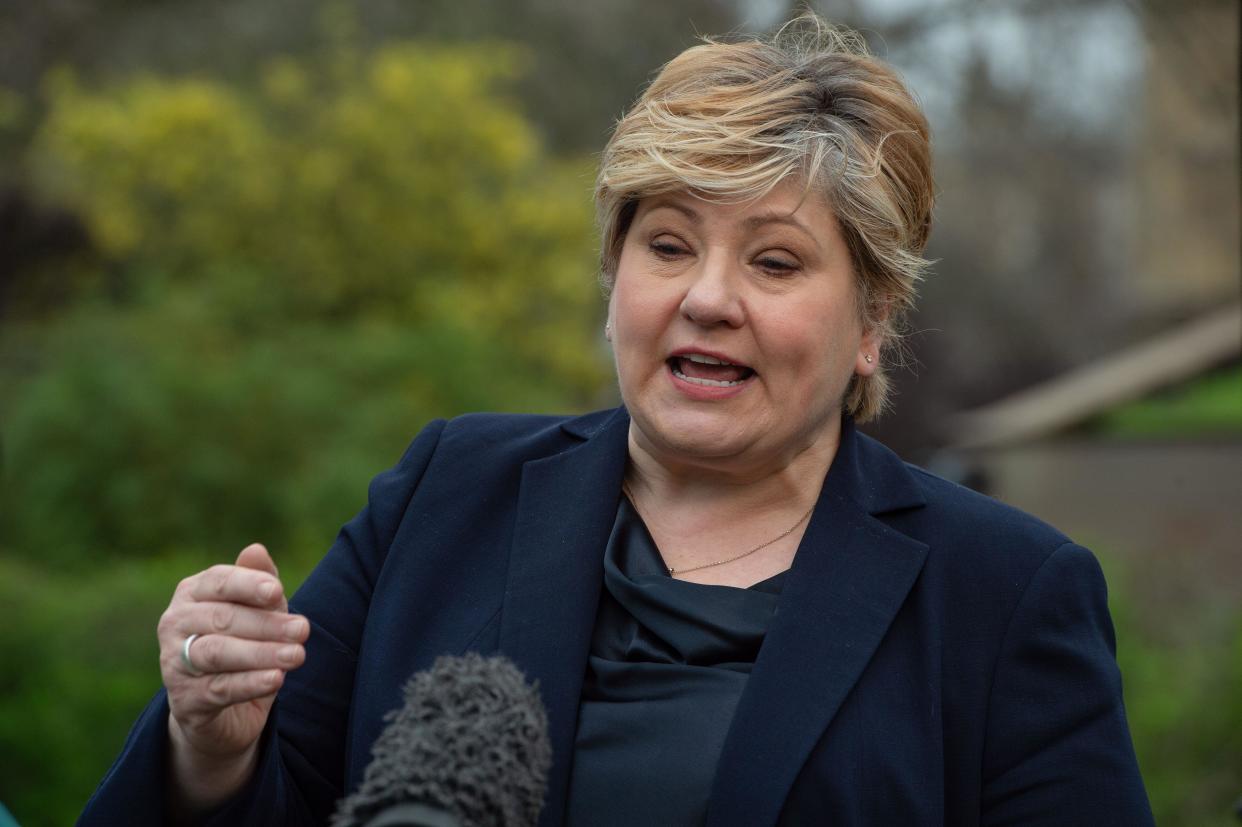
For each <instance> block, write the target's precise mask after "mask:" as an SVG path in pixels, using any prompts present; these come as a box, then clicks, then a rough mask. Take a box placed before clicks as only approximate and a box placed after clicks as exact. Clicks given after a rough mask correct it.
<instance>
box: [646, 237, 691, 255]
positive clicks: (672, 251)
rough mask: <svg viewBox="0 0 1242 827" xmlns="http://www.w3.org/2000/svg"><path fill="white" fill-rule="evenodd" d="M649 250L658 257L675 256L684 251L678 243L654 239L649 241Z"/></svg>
mask: <svg viewBox="0 0 1242 827" xmlns="http://www.w3.org/2000/svg"><path fill="white" fill-rule="evenodd" d="M650 246H651V251H652V252H653V253H655V254H656V255H657V256H659V257H660V258H676V257H677V256H679V255H681V254H682V253H684V252H686V250H685V248H684V247H682V246H681V245H680V244H675V243H674V242H671V241H664V240H656V241H653V242H651V245H650Z"/></svg>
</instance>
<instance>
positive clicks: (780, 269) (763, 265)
mask: <svg viewBox="0 0 1242 827" xmlns="http://www.w3.org/2000/svg"><path fill="white" fill-rule="evenodd" d="M755 264H756V265H757V266H758V267H759V268H760V269H762V270H766V271H767V272H769V273H775V274H777V275H786V274H789V273H792V272H794V271H795V270H797V269H798V265H797V263H796V262H793V261H790V260H788V259H784V258H777V257H775V256H761V257H759V258H758V259H756V260H755Z"/></svg>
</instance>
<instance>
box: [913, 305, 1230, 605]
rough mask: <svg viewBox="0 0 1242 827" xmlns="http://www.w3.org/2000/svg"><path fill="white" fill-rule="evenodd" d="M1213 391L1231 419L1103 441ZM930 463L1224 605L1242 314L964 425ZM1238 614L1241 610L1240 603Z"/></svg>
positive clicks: (1129, 354) (1206, 319) (1073, 376)
mask: <svg viewBox="0 0 1242 827" xmlns="http://www.w3.org/2000/svg"><path fill="white" fill-rule="evenodd" d="M1205 377H1207V378H1208V379H1209V380H1210V381H1213V382H1215V383H1216V385H1217V387H1218V388H1223V389H1224V394H1218V397H1219V398H1221V399H1223V400H1224V406H1225V409H1224V411H1223V416H1222V415H1221V411H1220V408H1219V406H1218V408H1217V415H1216V419H1215V420H1214V421H1213V422H1210V423H1206V424H1200V426H1199V427H1193V426H1192V427H1186V426H1184V425H1181V426H1179V425H1174V424H1172V423H1170V427H1168V428H1167V429H1165V428H1163V427H1162V423H1161V422H1160V421H1159V419H1160V417H1159V411H1160V409H1159V408H1155V409H1149V410H1155V411H1156V414H1157V415H1156V417H1155V418H1154V420H1155V421H1153V422H1152V426H1153V427H1151V428H1150V430H1149V432H1148V433H1140V434H1134V433H1126V431H1125V430H1124V429H1121V430H1120V431H1119V430H1118V429H1117V428H1116V427H1113V428H1107V427H1101V421H1102V420H1104V419H1105V418H1107V417H1108V416H1109V415H1110V414H1111V413H1112V412H1114V411H1117V410H1118V409H1121V408H1124V407H1125V406H1127V405H1133V404H1135V403H1136V402H1137V403H1141V402H1143V401H1144V400H1152V399H1161V398H1163V399H1168V398H1170V396H1175V395H1176V394H1177V393H1178V392H1179V390H1180V389H1184V388H1186V387H1188V386H1191V385H1193V384H1194V383H1197V382H1198V383H1201V382H1202V381H1203V379H1204V378H1205ZM954 433H955V437H956V438H955V442H954V444H953V445H952V447H951V448H949V449H948V450H946V451H945V452H943V453H942V454H940V455H939V457H938V458H937V459H936V460H935V461H934V462H933V463H931V464H932V466H933V469H934V470H937V471H939V472H940V473H942V474H947V475H949V476H951V477H956V478H957V479H959V480H960V481H962V482H963V483H965V484H968V485H971V486H972V487H974V488H977V489H980V490H983V491H985V492H986V493H988V494H990V495H992V496H994V497H997V498H998V499H1001V500H1003V501H1005V502H1008V503H1010V504H1012V505H1015V506H1017V507H1019V508H1021V509H1023V510H1024V511H1029V512H1031V513H1033V514H1035V515H1037V516H1039V517H1041V518H1043V519H1045V520H1047V521H1048V522H1050V523H1052V524H1053V525H1055V526H1057V527H1058V528H1060V529H1062V530H1064V531H1065V532H1066V533H1068V534H1069V535H1070V536H1071V537H1074V538H1075V539H1076V540H1077V541H1079V542H1082V543H1084V544H1087V545H1090V546H1093V547H1096V548H1098V549H1100V550H1102V551H1105V552H1106V553H1109V554H1112V555H1124V556H1126V557H1128V558H1130V559H1132V560H1137V561H1143V562H1152V563H1155V564H1156V565H1157V566H1158V567H1159V569H1160V570H1161V571H1162V572H1168V573H1170V577H1169V579H1168V580H1167V583H1168V584H1169V585H1170V587H1171V588H1174V587H1176V586H1177V584H1180V586H1181V587H1182V588H1183V589H1184V591H1185V592H1186V593H1188V594H1189V593H1204V591H1203V590H1205V591H1206V593H1216V594H1218V595H1219V596H1221V597H1222V598H1228V591H1229V590H1231V589H1232V590H1234V591H1236V584H1237V583H1239V582H1242V553H1240V552H1242V304H1233V305H1231V306H1228V307H1225V308H1223V309H1220V310H1216V311H1212V312H1210V313H1207V314H1205V315H1203V316H1200V317H1198V318H1195V319H1193V320H1191V321H1190V322H1187V323H1184V324H1181V325H1178V326H1177V327H1175V328H1174V329H1172V330H1168V331H1166V332H1164V333H1162V334H1161V335H1159V336H1157V337H1154V338H1152V339H1149V340H1147V341H1144V342H1140V343H1138V344H1136V345H1134V346H1132V347H1130V348H1128V349H1126V350H1123V351H1121V352H1119V353H1116V354H1114V355H1112V356H1109V357H1107V358H1104V359H1100V360H1097V361H1095V362H1092V363H1089V364H1087V365H1084V366H1082V367H1080V368H1078V369H1076V370H1074V371H1071V372H1070V373H1068V374H1065V375H1063V376H1059V377H1056V378H1055V379H1052V380H1050V381H1048V382H1045V383H1041V384H1039V385H1036V386H1034V387H1031V388H1028V389H1026V390H1023V391H1021V392H1020V393H1017V394H1014V395H1012V396H1009V397H1006V398H1004V399H1001V400H999V401H997V402H995V403H992V404H989V405H986V406H984V407H981V408H977V409H974V410H971V411H966V412H964V413H962V414H960V415H959V416H958V417H957V418H956V421H955V427H954ZM1232 599H1234V600H1236V596H1235V597H1234V598H1232Z"/></svg>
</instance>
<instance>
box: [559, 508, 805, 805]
mask: <svg viewBox="0 0 1242 827" xmlns="http://www.w3.org/2000/svg"><path fill="white" fill-rule="evenodd" d="M784 577H785V574H784V572H782V573H780V574H777V575H776V576H775V577H772V578H769V579H767V580H764V581H763V582H761V583H756V584H755V585H753V586H751V587H750V588H748V589H739V588H734V587H731V586H706V585H702V584H698V583H687V582H684V581H681V580H675V579H673V578H672V577H670V576H669V572H668V568H667V567H666V566H665V565H664V561H663V559H662V558H661V557H660V553H659V551H658V550H657V548H656V545H655V542H654V541H653V540H652V539H651V535H650V534H649V533H648V531H647V527H646V526H645V525H644V524H643V522H642V519H641V518H640V517H639V516H638V514H637V512H636V511H635V510H634V507H633V506H632V505H631V504H630V502H629V500H627V499H625V498H622V500H621V505H620V507H619V508H618V509H617V518H616V522H615V523H614V524H613V528H612V535H611V537H609V540H608V547H607V549H606V550H605V553H604V589H603V591H602V593H601V595H600V605H599V612H598V614H597V615H596V619H595V631H594V634H593V636H592V639H591V654H590V658H589V660H588V664H587V673H586V678H585V680H584V682H583V684H582V701H581V704H580V706H579V708H578V734H577V740H576V742H575V744H574V764H573V772H572V775H571V779H570V784H569V804H568V808H567V810H566V813H567V816H568V819H567V823H568V824H570V825H598V827H608V825H625V827H631V825H636V824H660V825H691V824H701V823H702V822H703V819H704V817H705V815H706V812H707V798H708V794H709V792H710V790H711V785H712V777H713V776H714V775H715V772H716V762H717V760H718V759H719V757H720V749H721V746H722V745H723V744H724V738H725V733H726V732H727V731H728V729H729V723H730V722H731V721H732V720H733V710H734V708H735V707H736V706H737V702H738V699H739V698H740V697H741V695H742V690H743V689H744V688H745V687H746V679H747V677H748V676H749V675H750V670H751V667H752V666H753V665H754V662H755V658H756V657H757V656H758V654H759V647H760V646H761V645H762V644H763V637H764V634H765V633H766V632H767V629H768V624H769V622H770V621H771V618H772V615H773V613H774V611H775V609H776V601H777V599H778V597H779V595H780V590H781V583H782V581H783V580H784Z"/></svg>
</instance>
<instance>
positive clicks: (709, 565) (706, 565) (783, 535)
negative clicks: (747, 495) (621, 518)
mask: <svg viewBox="0 0 1242 827" xmlns="http://www.w3.org/2000/svg"><path fill="white" fill-rule="evenodd" d="M621 491H622V493H623V494H625V496H626V497H628V498H629V500H630V504H631V505H633V506H634V510H635V511H637V512H638V516H639V517H640V518H641V519H642V520H643V522H647V518H646V517H643V512H642V510H641V509H640V508H639V507H638V501H637V500H636V499H635V498H634V492H632V491H631V490H630V484H629V483H628V482H623V483H621ZM814 511H815V506H814V505H812V506H811V507H810V508H809V509H807V512H806V513H805V514H803V515H802V516H801V517H799V518H798V522H796V523H794V524H793V525H791V526H790V527H789V528H787V529H785V530H784V531H782V532H781V533H780V534H778V535H776V536H775V537H773V538H772V539H771V540H768V541H767V542H766V543H760V544H759V545H757V546H755V547H754V548H752V549H750V550H749V551H743V552H742V553H741V554H739V555H737V556H735V557H726V558H725V559H723V560H717V561H716V562H714V563H704V564H703V565H701V566H691V567H690V568H688V569H675V568H673V567H672V566H669V567H668V573H669V575H670V576H672V577H676V576H677V575H679V574H689V573H690V572H692V571H699V570H700V569H710V568H712V567H714V566H723V565H724V564H725V563H732V562H733V561H734V560H741V559H742V558H743V557H749V556H750V555H752V554H754V553H755V552H756V551H760V550H761V549H765V548H767V547H768V546H770V545H772V544H773V543H775V542H776V541H777V540H783V539H785V538H786V537H788V536H789V535H790V534H792V533H793V530H794V529H795V528H797V527H798V526H800V525H802V524H803V523H804V522H806V520H807V518H808V517H810V516H811V513H812V512H814ZM661 556H663V555H661Z"/></svg>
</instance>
